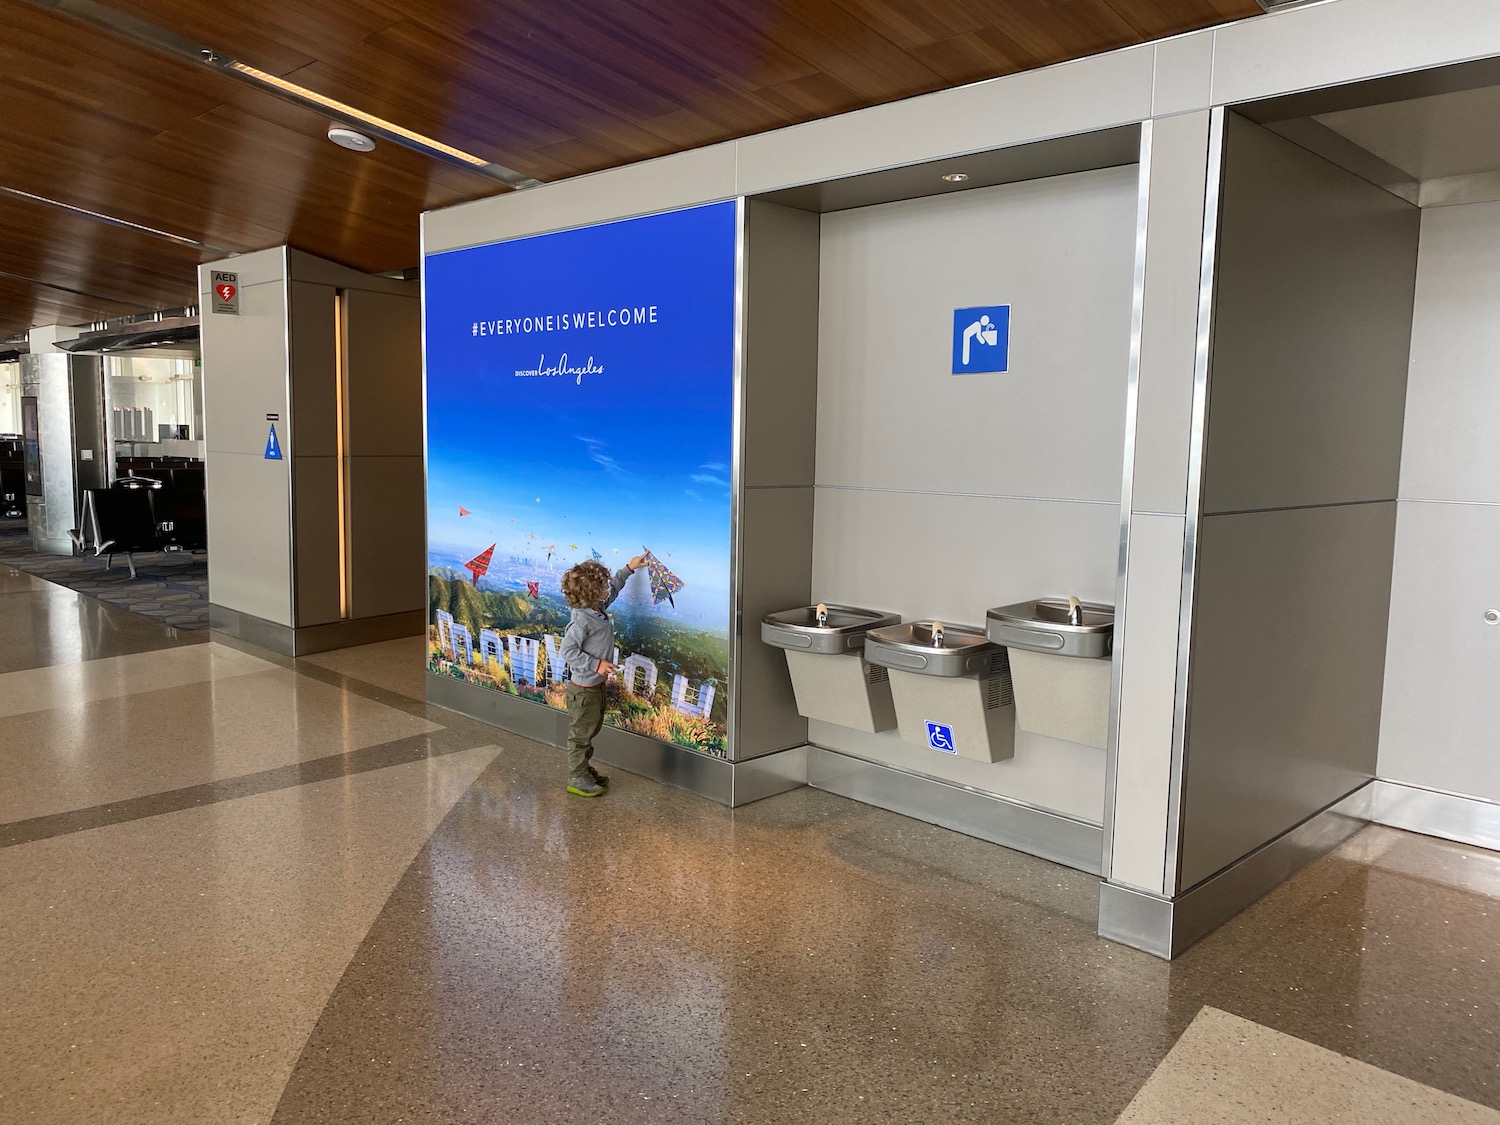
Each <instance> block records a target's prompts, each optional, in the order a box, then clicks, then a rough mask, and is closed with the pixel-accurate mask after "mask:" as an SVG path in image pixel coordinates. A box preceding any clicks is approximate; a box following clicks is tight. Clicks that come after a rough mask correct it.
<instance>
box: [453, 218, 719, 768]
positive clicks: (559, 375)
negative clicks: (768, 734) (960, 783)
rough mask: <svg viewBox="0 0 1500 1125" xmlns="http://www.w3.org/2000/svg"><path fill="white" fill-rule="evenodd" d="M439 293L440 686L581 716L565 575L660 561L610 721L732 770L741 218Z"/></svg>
mask: <svg viewBox="0 0 1500 1125" xmlns="http://www.w3.org/2000/svg"><path fill="white" fill-rule="evenodd" d="M423 272H424V277H423V284H424V301H425V317H426V364H427V461H428V466H427V472H428V482H427V490H428V491H427V520H428V530H427V543H428V610H429V624H428V669H429V670H430V671H432V672H435V673H438V674H440V675H450V676H454V677H456V678H459V679H463V680H465V681H467V682H469V683H471V684H475V685H477V686H479V687H482V688H487V689H490V690H493V691H500V692H506V693H508V694H510V695H514V696H518V697H520V698H523V699H527V700H530V701H532V702H535V703H537V704H539V705H545V706H549V707H555V708H558V709H562V708H563V706H564V703H563V695H564V684H565V683H566V680H567V675H568V673H567V669H566V667H565V664H564V661H563V659H562V655H561V645H562V637H563V632H564V630H565V629H566V628H567V625H568V620H569V616H570V609H569V607H568V605H567V603H566V602H565V601H564V599H563V595H562V587H561V579H562V576H563V574H564V572H565V571H567V570H568V568H569V567H571V566H573V565H575V564H576V563H579V562H581V561H584V560H588V559H594V560H598V561H600V562H602V563H603V564H604V565H605V566H607V567H608V568H609V569H610V570H611V571H612V572H616V571H618V570H619V568H622V567H624V566H625V565H626V563H627V562H628V561H629V560H631V559H637V558H642V557H644V558H645V560H646V563H647V565H645V566H643V567H641V568H640V569H639V570H637V571H636V572H635V573H634V574H633V575H632V576H631V577H630V578H629V579H628V580H627V581H626V582H625V585H624V588H623V589H622V591H621V592H620V594H619V597H618V598H617V600H616V601H615V602H614V604H613V605H611V606H610V607H609V615H610V618H611V619H612V621H613V623H614V629H615V640H616V645H617V654H616V656H615V659H614V661H613V662H614V663H615V664H618V665H619V666H620V668H619V671H618V672H617V673H616V674H615V676H614V677H613V678H612V679H611V681H610V683H609V684H608V686H607V688H606V691H607V711H606V717H605V721H606V722H607V723H608V724H610V725H612V726H615V727H619V728H621V729H623V730H629V731H633V732H635V733H637V734H641V735H645V736H648V737H652V738H657V739H660V740H662V741H664V742H669V743H672V744H674V745H678V746H682V747H686V748H689V749H693V750H698V751H701V752H704V753H708V754H713V755H716V756H720V757H723V756H725V752H726V745H725V717H726V715H727V713H728V690H729V679H728V677H729V612H730V581H731V567H730V542H729V539H730V518H731V515H730V512H731V509H730V461H731V456H732V453H731V451H732V444H733V434H732V430H733V413H734V402H733V376H734V281H735V204H734V203H719V204H711V205H708V206H704V207H695V208H691V209H689V210H684V211H674V212H670V213H667V214H662V215H650V216H646V217H643V218H639V219H629V220H625V221H622V222H617V223H608V224H603V225H600V226H594V227H586V228H582V229H578V230H568V231H561V232H558V233H556V234H546V235H537V236H534V237H530V238H522V239H516V240H514V241H509V242H500V243H493V244H490V245H486V246H477V247H473V248H470V249H465V250H454V251H449V252H447V253H443V254H432V255H429V256H428V257H427V259H426V262H425V264H424V271H423Z"/></svg>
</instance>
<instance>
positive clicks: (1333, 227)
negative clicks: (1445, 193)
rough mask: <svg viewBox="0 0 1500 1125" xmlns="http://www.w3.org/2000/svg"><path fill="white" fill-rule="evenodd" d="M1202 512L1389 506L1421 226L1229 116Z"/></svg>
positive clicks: (1361, 184) (1407, 209)
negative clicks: (1366, 504)
mask: <svg viewBox="0 0 1500 1125" xmlns="http://www.w3.org/2000/svg"><path fill="white" fill-rule="evenodd" d="M1220 229H1221V235H1220V241H1219V263H1220V266H1219V272H1218V276H1217V285H1218V292H1217V294H1216V296H1215V306H1216V310H1217V311H1216V314H1215V317H1214V329H1213V330H1214V357H1213V374H1212V391H1211V397H1210V402H1209V423H1208V435H1207V449H1206V452H1205V456H1204V481H1203V510H1204V511H1205V512H1236V511H1253V510H1258V509H1265V508H1284V507H1293V506H1299V505H1309V504H1337V503H1348V502H1352V501H1359V500H1377V499H1378V500H1393V499H1395V497H1396V488H1397V482H1398V478H1399V476H1400V466H1401V429H1402V416H1403V412H1404V410H1405V404H1406V368H1407V359H1408V356H1409V353H1410V348H1411V309H1412V299H1413V294H1414V292H1415V286H1416V262H1417V240H1418V234H1419V229H1420V212H1419V211H1418V210H1417V208H1416V207H1414V206H1412V205H1411V204H1410V203H1407V202H1406V201H1405V200H1402V199H1398V198H1397V197H1395V196H1393V195H1391V194H1390V193H1389V192H1385V191H1382V190H1381V189H1379V188H1377V187H1374V186H1373V185H1371V184H1368V183H1366V182H1365V181H1363V180H1361V179H1359V178H1358V177H1356V176H1354V175H1352V174H1351V173H1349V172H1346V171H1344V170H1343V169H1342V168H1339V167H1337V166H1335V165H1333V164H1330V163H1329V162H1328V161H1326V160H1323V159H1321V158H1319V157H1317V156H1314V155H1312V154H1311V153H1309V152H1307V151H1306V150H1305V149H1301V148H1298V147H1297V146H1296V145H1294V144H1292V143H1291V142H1290V141H1286V140H1283V139H1282V138H1281V137H1278V136H1276V135H1275V134H1273V133H1271V132H1269V131H1268V130H1266V129H1263V128H1261V127H1260V126H1258V125H1254V124H1251V123H1250V122H1249V121H1246V120H1245V119H1244V118H1242V117H1239V116H1237V115H1234V114H1230V115H1229V117H1228V119H1227V122H1226V132H1225V157H1224V198H1223V215H1222V220H1221V228H1220Z"/></svg>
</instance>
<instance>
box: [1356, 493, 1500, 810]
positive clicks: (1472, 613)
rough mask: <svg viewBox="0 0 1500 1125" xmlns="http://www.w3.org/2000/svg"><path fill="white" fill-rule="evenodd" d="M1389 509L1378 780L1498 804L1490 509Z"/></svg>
mask: <svg viewBox="0 0 1500 1125" xmlns="http://www.w3.org/2000/svg"><path fill="white" fill-rule="evenodd" d="M1399 509H1400V513H1399V516H1398V518H1397V525H1396V566H1395V577H1394V580H1393V582H1392V588H1391V624H1390V646H1389V653H1388V656H1387V658H1386V674H1385V703H1384V709H1383V712H1382V715H1381V729H1380V771H1379V772H1380V776H1381V777H1383V778H1389V779H1391V780H1393V781H1402V782H1406V783H1408V784H1411V785H1422V786H1426V787H1427V788H1429V789H1442V790H1446V791H1447V792H1450V793H1461V794H1464V795H1467V796H1475V797H1481V798H1483V799H1485V800H1488V801H1500V753H1497V751H1496V731H1500V692H1497V691H1496V690H1495V689H1496V685H1500V625H1490V624H1488V623H1486V622H1485V620H1484V612H1485V610H1487V609H1495V610H1500V571H1497V566H1496V560H1497V559H1500V506H1497V505H1489V504H1434V503H1423V502H1420V501H1402V502H1401V503H1400V505H1399Z"/></svg>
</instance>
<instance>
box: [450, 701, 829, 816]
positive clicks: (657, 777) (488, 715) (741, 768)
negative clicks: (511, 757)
mask: <svg viewBox="0 0 1500 1125" xmlns="http://www.w3.org/2000/svg"><path fill="white" fill-rule="evenodd" d="M427 702H429V703H431V704H433V705H434V706H437V707H444V708H447V709H448V710H449V711H457V712H458V713H459V714H461V715H467V716H468V717H469V718H471V719H478V720H479V721H480V722H482V723H489V724H490V725H491V726H496V727H500V728H501V729H502V730H508V731H511V732H512V733H514V734H519V735H521V736H523V737H525V738H530V739H532V740H534V741H536V742H542V743H545V744H547V745H548V746H557V747H563V746H566V745H567V743H568V716H567V714H566V713H565V712H563V711H558V710H555V709H554V708H551V707H548V706H546V705H545V704H542V703H532V702H531V701H530V700H526V699H518V698H516V697H515V696H513V695H507V694H505V693H504V692H499V691H493V690H491V689H489V688H483V687H478V686H477V685H475V684H470V683H465V682H464V681H463V680H460V679H457V678H455V677H453V676H444V675H440V674H439V673H437V672H428V673H427ZM594 756H595V758H596V759H597V760H598V761H599V763H600V764H601V765H609V766H615V767H618V768H619V769H622V770H628V771H629V772H631V773H634V774H640V775H641V776H642V777H648V778H650V779H651V780H653V781H659V782H661V783H662V784H663V785H670V786H672V787H673V788H676V789H684V790H686V791H687V792H689V793H694V794H696V795H698V796H700V797H707V798H708V799H709V800H711V801H717V802H718V803H719V804H721V805H727V806H728V807H729V808H738V807H740V806H741V805H748V804H749V803H750V802H751V801H759V800H761V799H762V798H765V797H771V796H775V795H776V794H777V793H785V792H787V791H788V790H791V789H800V788H801V787H802V786H803V785H806V784H807V752H806V748H805V747H801V746H799V747H794V748H793V749H790V750H782V751H780V752H778V753H775V754H765V755H762V756H761V757H758V758H752V759H750V760H749V761H748V762H728V761H725V760H724V759H723V758H714V757H711V756H709V755H708V754H700V753H698V752H697V751H695V750H688V749H686V748H684V747H681V746H672V745H670V744H668V743H665V742H658V741H657V740H656V739H654V738H646V737H644V736H643V735H639V734H633V733H631V732H630V731H625V730H618V729H616V728H614V727H605V728H604V729H603V730H601V731H600V732H599V735H598V737H597V738H596V739H595V740H594Z"/></svg>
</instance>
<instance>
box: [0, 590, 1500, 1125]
mask: <svg viewBox="0 0 1500 1125" xmlns="http://www.w3.org/2000/svg"><path fill="white" fill-rule="evenodd" d="M85 603H89V604H85ZM0 628H3V630H4V632H3V633H0V762H3V764H4V768H5V776H6V784H5V785H4V786H0V888H3V890H4V893H3V896H0V1042H3V1043H4V1044H5V1053H4V1056H3V1057H4V1064H3V1066H0V1122H4V1123H10V1122H18V1123H19V1122H38V1123H42V1122H45V1123H52V1122H57V1123H64V1122H66V1123H73V1122H90V1121H100V1122H111V1123H113V1122H120V1123H134V1122H140V1123H152V1125H158V1123H163V1122H191V1123H200V1122H203V1123H207V1122H276V1123H279V1125H282V1123H284V1125H304V1123H307V1125H311V1123H317V1122H328V1123H338V1125H357V1123H365V1122H369V1123H382V1125H384V1123H394V1122H406V1123H432V1125H449V1123H456V1122H496V1123H507V1125H509V1123H528V1125H529V1123H538V1125H540V1123H544V1122H545V1123H558V1125H571V1123H574V1122H590V1123H592V1122H610V1123H615V1122H620V1123H626V1122H703V1123H712V1122H753V1123H766V1125H770V1123H778V1122H788V1123H801V1122H808V1123H812V1122H818V1123H827V1122H860V1123H863V1122H870V1123H874V1122H887V1121H890V1122H898V1121H899V1122H911V1121H932V1122H939V1121H953V1122H980V1121H983V1122H1071V1123H1080V1125H1093V1123H1098V1125H1108V1123H1110V1122H1113V1121H1115V1120H1116V1119H1117V1118H1121V1114H1122V1113H1123V1114H1125V1116H1124V1117H1123V1118H1121V1120H1123V1121H1128V1122H1131V1123H1132V1125H1136V1123H1139V1122H1150V1121H1160V1122H1163V1123H1166V1122H1173V1121H1177V1120H1184V1121H1186V1120H1223V1121H1239V1120H1246V1121H1251V1120H1254V1121H1265V1122H1286V1123H1287V1125H1299V1123H1301V1122H1314V1121H1317V1122H1322V1121H1328V1120H1344V1119H1347V1120H1350V1121H1355V1120H1372V1121H1384V1120H1389V1121H1392V1122H1407V1121H1412V1122H1416V1121H1422V1120H1429V1119H1430V1120H1448V1119H1450V1118H1451V1119H1452V1120H1455V1121H1470V1120H1472V1121H1475V1122H1484V1123H1485V1125H1490V1123H1491V1122H1492V1121H1493V1120H1494V1117H1493V1111H1494V1108H1495V1107H1500V1041H1497V1028H1500V856H1496V855H1495V854H1493V853H1489V852H1484V851H1480V850H1478V849H1473V848H1465V847H1462V846H1459V845H1454V844H1449V843H1445V842H1441V841H1436V840H1430V839H1427V838H1424V837H1419V836H1412V835H1408V834H1404V833H1400V832H1394V831H1390V830H1386V829H1379V828H1372V829H1367V830H1366V831H1365V832H1363V833H1361V834H1360V835H1359V836H1357V837H1355V838H1354V839H1353V840H1351V841H1350V842H1349V843H1348V844H1346V845H1345V846H1344V847H1343V848H1341V849H1339V850H1338V851H1337V852H1335V853H1333V854H1331V855H1329V856H1327V857H1325V858H1324V859H1322V860H1320V861H1319V862H1317V863H1316V864H1314V865H1313V866H1311V867H1309V868H1308V869H1307V870H1305V871H1304V872H1302V873H1301V874H1300V875H1299V876H1297V877H1296V878H1295V879H1293V880H1292V881H1291V882H1290V883H1288V884H1286V885H1285V886H1283V887H1281V888H1280V889H1278V890H1277V891H1276V892H1275V893H1273V894H1272V895H1271V896H1269V897H1268V898H1266V899H1264V900H1263V901H1262V902H1260V903H1259V904H1257V905H1256V906H1255V907H1253V908H1252V909H1250V910H1249V911H1247V912H1246V913H1245V914H1243V915H1241V916H1240V917H1239V918H1237V919H1235V920H1234V921H1233V922H1231V923H1230V924H1229V925H1227V926H1225V927H1223V928H1222V929H1221V930H1219V931H1218V932H1217V933H1215V934H1213V935H1211V936H1210V937H1209V938H1208V939H1206V940H1205V941H1204V942H1202V943H1200V944H1199V945H1198V946H1196V947H1195V948H1194V949H1192V950H1190V951H1189V952H1188V953H1187V954H1185V955H1184V956H1183V957H1181V958H1180V959H1178V960H1177V961H1175V962H1173V963H1171V964H1167V963H1164V962H1161V961H1158V960H1156V959H1154V958H1151V957H1148V956H1146V955H1144V954H1139V953H1136V952H1134V951H1132V950H1129V949H1125V948H1123V947H1120V946H1117V945H1113V944H1111V943H1108V942H1105V941H1102V940H1100V939H1099V938H1098V937H1097V936H1095V934H1094V932H1093V930H1094V917H1095V896H1096V887H1095V882H1094V880H1092V879H1089V878H1088V877H1086V876H1083V875H1081V874H1079V873H1077V872H1073V871H1070V870H1067V869H1063V868H1059V867H1056V866H1053V865H1051V864H1048V863H1045V862H1042V861H1039V860H1034V859H1031V858H1030V857H1027V856H1023V855H1018V854H1016V853H1013V852H1007V851H1005V850H1003V849H1000V848H996V847H993V846H991V845H988V844H984V843H981V842H979V841H975V840H971V839H968V838H966V837H963V836H959V835H956V834H954V833H951V832H947V831H945V830H943V829H939V828H935V827H932V826H929V825H924V824H921V823H918V822H915V821H911V820H907V819H905V818H903V817H900V816H896V815H893V814H890V813H886V812H883V811H880V810H877V809H872V808H869V807H866V806H863V805H859V804H855V803H853V802H850V801H846V800H843V799H841V798H837V797H834V796H831V795H829V794H826V793H820V792H816V791H812V790H799V791H797V792H794V793H789V794H785V795H783V796H781V797H777V798H773V799H771V800H768V801H763V802H760V803H757V804H755V805H751V806H748V807H746V808H743V809H739V810H735V811H730V810H726V809H723V808H720V807H718V806H716V805H713V804H711V803H708V802H706V801H703V800H700V799H697V798H694V797H692V796H690V795H688V794H685V793H681V792H678V791H675V790H672V789H668V788H665V787H662V786H660V785H657V784H655V783H652V782H650V781H647V780H644V779H640V778H634V777H631V776H629V775H625V774H617V775H616V777H615V783H614V787H613V791H612V792H611V794H610V795H609V796H608V797H607V798H605V799H603V800H600V801H579V800H577V799H571V798H568V797H567V796H566V794H565V793H564V792H563V789H562V785H561V769H562V766H561V759H560V754H559V752H557V751H555V750H552V749H549V748H546V747H542V746H539V745H537V744H535V743H531V742H528V741H527V740H525V739H521V738H518V737H516V736H513V735H510V734H507V733H505V732H501V731H497V730H495V729H493V728H491V727H487V726H484V725H482V724H479V723H475V722H472V721H470V720H468V719H465V718H462V717H460V716H457V715H454V714H452V713H450V712H446V711H442V710H440V709H437V708H431V707H428V706H427V705H426V704H425V703H424V702H422V699H421V689H422V658H421V650H420V647H421V642H420V641H419V640H415V639H414V640H412V641H398V642H391V643H389V644H384V645H372V646H367V647H365V648H362V649H351V650H346V651H343V652H334V653H327V654H323V655H320V656H315V657H309V658H304V659H302V660H299V661H291V660H287V659H283V658H281V657H278V656H274V655H272V654H269V653H265V652H262V651H259V650H254V649H251V648H248V647H246V646H243V645H239V644H237V643H233V642H229V641H227V640H225V639H224V638H220V637H217V636H210V635H208V634H204V633H201V632H200V633H192V634H190V633H184V632H180V631H174V630H172V629H169V628H166V627H163V626H160V625H155V624H152V623H150V622H146V621H144V620H143V619H141V618H139V617H133V616H132V615H130V614H126V613H123V612H122V611H119V610H116V609H113V608H111V607H109V606H106V605H101V603H99V602H97V601H93V600H92V599H88V598H83V597H80V596H79V595H78V594H75V593H73V592H71V591H67V590H62V589H60V588H58V587H55V586H49V585H48V584H47V583H43V582H40V581H39V580H37V579H34V578H31V577H29V576H26V575H23V574H19V573H16V572H11V571H7V570H5V569H4V568H3V567H0ZM1236 1021H1238V1022H1236ZM1247 1029H1248V1030H1247ZM1185 1032H1186V1033H1187V1034H1186V1035H1185V1034H1184V1033H1185ZM1350 1068H1353V1069H1350ZM1360 1068H1363V1069H1360ZM1268 1074H1269V1075H1272V1076H1274V1077H1275V1081H1274V1082H1270V1081H1266V1080H1265V1076H1266V1075H1268ZM1370 1075H1373V1076H1375V1078H1376V1079H1378V1081H1377V1080H1375V1079H1371V1078H1369V1076H1370ZM1351 1076H1353V1077H1351ZM1340 1083H1344V1084H1345V1085H1346V1086H1347V1088H1348V1089H1349V1090H1351V1091H1353V1092H1351V1093H1349V1094H1348V1095H1347V1096H1345V1095H1342V1094H1340V1092H1339V1091H1340V1089H1341V1086H1340ZM1287 1091H1291V1093H1290V1094H1288V1093H1287ZM1298 1091H1305V1092H1308V1093H1309V1096H1298V1095H1297V1092H1298ZM1312 1093H1316V1094H1318V1095H1319V1097H1321V1098H1322V1100H1321V1101H1320V1100H1319V1099H1318V1097H1313V1096H1310V1095H1311V1094H1312ZM1356 1094H1358V1096H1359V1097H1361V1098H1365V1099H1366V1100H1365V1101H1357V1100H1355V1095H1356ZM1225 1096H1227V1101H1226V1100H1225ZM1216 1097H1218V1098H1219V1100H1218V1101H1215V1100H1214V1099H1215V1098H1216ZM1194 1098H1196V1099H1198V1100H1197V1101H1194V1100H1193V1099H1194ZM1257 1098H1258V1099H1260V1100H1259V1101H1257V1100H1256V1099H1257ZM1133 1099H1135V1100H1134V1102H1133V1101H1132V1100H1133ZM1330 1099H1331V1101H1330ZM1340 1099H1342V1100H1340ZM1444 1099H1447V1100H1446V1101H1445V1100H1444ZM1329 1105H1333V1106H1334V1108H1335V1109H1339V1108H1340V1107H1343V1108H1344V1109H1347V1110H1349V1112H1358V1113H1361V1114H1363V1115H1364V1116H1351V1117H1347V1118H1338V1117H1335V1116H1330V1112H1329V1110H1328V1106H1329ZM1454 1106H1457V1107H1459V1108H1458V1109H1457V1110H1454V1109H1452V1107H1454ZM1127 1107H1128V1108H1127ZM1184 1107H1196V1108H1193V1109H1192V1112H1193V1113H1194V1114H1195V1116H1192V1117H1184V1116H1182V1115H1181V1113H1180V1112H1179V1111H1181V1110H1182V1109H1183V1108H1184ZM1434 1107H1436V1108H1434ZM1340 1111H1342V1110H1340ZM1418 1111H1420V1112H1435V1113H1438V1114H1439V1116H1436V1117H1429V1118H1423V1117H1420V1116H1416V1115H1415V1114H1417V1112H1418ZM1459 1112H1462V1113H1464V1114H1470V1115H1475V1114H1478V1115H1479V1116H1452V1115H1453V1114H1454V1113H1459ZM1171 1113H1178V1116H1176V1117H1173V1116H1170V1114H1171ZM1236 1113H1237V1114H1239V1116H1235V1114H1236ZM1443 1113H1448V1114H1449V1117H1444V1116H1441V1114H1443ZM1317 1114H1322V1116H1317ZM1484 1114H1490V1115H1491V1116H1483V1115H1484Z"/></svg>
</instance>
